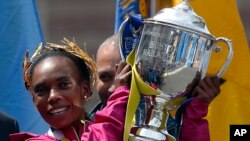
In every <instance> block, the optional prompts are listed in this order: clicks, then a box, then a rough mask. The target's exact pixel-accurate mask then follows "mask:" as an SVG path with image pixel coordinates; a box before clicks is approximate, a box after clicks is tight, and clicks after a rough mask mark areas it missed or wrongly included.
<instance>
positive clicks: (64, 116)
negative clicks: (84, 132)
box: [30, 56, 90, 129]
mask: <svg viewBox="0 0 250 141" xmlns="http://www.w3.org/2000/svg"><path fill="white" fill-rule="evenodd" d="M30 91H31V93H32V96H33V100H34V104H35V106H36V107H37V109H38V111H39V112H40V114H41V115H42V117H43V118H44V120H45V121H46V122H47V123H48V124H50V126H52V127H54V128H56V129H61V128H65V127H68V126H73V127H77V126H78V123H79V121H80V119H82V118H83V116H84V112H83V111H84V110H83V101H84V96H89V94H90V88H89V84H88V82H87V81H83V82H80V76H79V71H78V70H77V67H76V65H75V64H74V63H73V62H72V61H71V60H70V59H69V58H67V57H62V56H53V57H48V58H46V59H44V60H42V61H41V62H39V64H37V66H36V67H35V68H34V71H33V75H32V80H31V90H30Z"/></svg>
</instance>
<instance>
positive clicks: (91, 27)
mask: <svg viewBox="0 0 250 141" xmlns="http://www.w3.org/2000/svg"><path fill="white" fill-rule="evenodd" d="M37 2H38V3H37V5H38V10H39V15H40V22H41V25H42V30H43V34H44V38H45V41H47V42H55V43H60V41H61V39H62V38H63V37H66V38H68V39H74V40H75V41H76V42H77V43H78V45H79V46H81V47H82V48H85V49H86V50H87V51H88V52H89V53H90V54H92V55H94V54H95V53H96V50H97V48H98V47H99V45H100V44H101V42H102V41H104V40H105V39H106V38H107V37H109V36H110V35H112V34H113V33H114V26H115V12H116V9H115V8H116V1H115V0H105V2H102V3H100V2H97V1H94V0H74V1H69V0H60V1H59V0H38V1H37ZM237 4H238V9H239V13H240V16H241V19H242V22H243V25H244V29H245V33H246V35H247V37H248V43H250V17H249V15H250V8H249V7H250V1H247V0H237ZM194 10H195V9H194ZM197 14H198V15H199V13H197ZM215 16H216V15H215ZM205 20H206V19H205ZM218 24H219V23H218ZM208 29H209V25H208ZM97 100H98V97H97V94H96V93H94V95H93V97H92V99H91V100H90V101H89V102H88V103H87V105H88V106H87V107H88V108H87V110H89V109H91V107H93V104H95V102H93V101H97Z"/></svg>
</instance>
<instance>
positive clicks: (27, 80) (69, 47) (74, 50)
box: [23, 38, 96, 89]
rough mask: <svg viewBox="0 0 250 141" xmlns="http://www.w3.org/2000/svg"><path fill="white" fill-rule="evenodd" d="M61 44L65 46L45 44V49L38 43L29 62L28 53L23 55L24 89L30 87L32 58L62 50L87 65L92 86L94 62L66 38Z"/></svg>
mask: <svg viewBox="0 0 250 141" xmlns="http://www.w3.org/2000/svg"><path fill="white" fill-rule="evenodd" d="M62 42H63V43H64V44H65V45H66V46H64V45H58V44H53V43H47V45H46V46H45V47H43V46H42V43H40V44H39V46H38V47H37V49H36V51H35V53H34V54H33V55H32V57H31V58H30V61H28V60H29V59H28V58H29V52H28V51H27V52H26V53H25V57H24V61H23V69H24V71H23V73H24V74H23V75H24V81H25V87H26V89H29V87H30V81H31V76H30V75H29V68H30V66H31V64H32V60H33V59H34V57H36V56H37V55H39V54H40V53H41V52H42V51H49V50H55V49H62V50H64V51H66V52H69V53H71V54H73V55H75V56H77V57H79V58H81V59H83V60H84V62H85V63H86V65H87V67H88V69H89V71H90V73H91V77H90V81H91V82H92V84H94V82H95V79H96V78H95V77H96V65H95V62H94V61H93V59H91V58H90V57H89V55H88V54H87V53H86V52H85V51H83V50H82V49H81V48H80V47H79V46H77V45H76V44H75V43H74V42H70V41H69V40H67V39H66V38H63V40H62Z"/></svg>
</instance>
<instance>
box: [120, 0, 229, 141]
mask: <svg viewBox="0 0 250 141" xmlns="http://www.w3.org/2000/svg"><path fill="white" fill-rule="evenodd" d="M125 22H126V21H125ZM122 25H124V24H122ZM122 30H123V27H122V26H121V27H120V31H119V35H118V36H119V37H120V40H121V39H122V35H121V34H122V33H121V32H123V31H122ZM120 42H121V41H120ZM218 42H223V43H225V44H226V46H227V48H228V55H227V58H226V60H225V63H224V64H223V66H222V67H221V69H220V70H219V71H218V73H217V75H218V77H220V76H221V75H222V74H223V73H224V72H225V70H226V69H227V67H228V66H229V64H230V62H231V59H232V56H233V50H232V43H231V41H230V40H229V39H227V38H224V37H219V38H216V37H214V36H213V35H211V34H210V32H209V31H208V29H207V27H206V24H205V21H204V20H203V19H202V18H201V17H199V16H197V14H196V13H195V12H194V11H193V9H192V8H191V6H190V5H189V2H188V0H184V1H183V2H182V3H180V4H178V5H177V6H175V7H173V8H165V9H162V10H160V11H159V12H158V13H157V14H156V15H155V16H153V17H151V18H147V19H144V20H143V28H142V31H141V35H140V40H139V45H138V46H137V47H136V56H135V65H136V68H137V72H138V73H139V74H140V77H141V79H142V80H143V81H144V82H145V83H147V84H148V85H150V86H152V87H154V88H155V89H157V91H159V92H160V95H157V96H156V97H155V98H151V102H149V103H151V104H152V103H153V105H150V106H151V109H150V111H147V112H146V113H147V115H146V116H145V117H146V120H144V121H143V122H142V124H141V125H138V126H134V127H132V129H131V133H130V136H129V140H136V141H149V140H151V141H152V140H155V141H166V140H175V138H174V137H172V136H171V135H169V133H168V131H167V129H166V123H167V119H168V111H170V110H173V109H175V108H177V107H178V106H179V105H178V104H176V103H175V102H174V101H175V100H176V99H178V98H182V97H185V94H186V88H187V87H188V85H189V84H190V83H192V81H193V80H194V79H195V78H196V77H197V74H200V76H201V79H202V78H204V77H205V75H206V71H207V68H208V64H209V60H210V55H211V52H212V51H214V52H219V51H220V47H218V46H217V43H218ZM141 95H142V96H143V93H141Z"/></svg>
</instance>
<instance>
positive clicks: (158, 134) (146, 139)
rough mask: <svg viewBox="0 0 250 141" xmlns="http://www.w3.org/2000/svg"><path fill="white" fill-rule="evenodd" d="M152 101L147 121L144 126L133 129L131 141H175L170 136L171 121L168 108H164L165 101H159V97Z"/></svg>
mask: <svg viewBox="0 0 250 141" xmlns="http://www.w3.org/2000/svg"><path fill="white" fill-rule="evenodd" d="M152 97H153V96H152ZM150 99H151V103H152V105H150V108H149V109H148V111H147V115H146V118H145V121H144V122H143V124H142V125H138V126H134V127H132V128H131V132H130V136H129V140H130V141H168V140H171V141H175V140H176V139H175V137H173V136H172V135H170V134H169V133H168V131H167V121H168V119H169V112H168V110H167V108H166V107H164V102H163V101H162V100H163V99H161V98H160V99H159V98H158V97H156V98H150ZM158 100H160V101H158ZM154 103H155V104H154ZM153 104H154V105H153Z"/></svg>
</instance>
